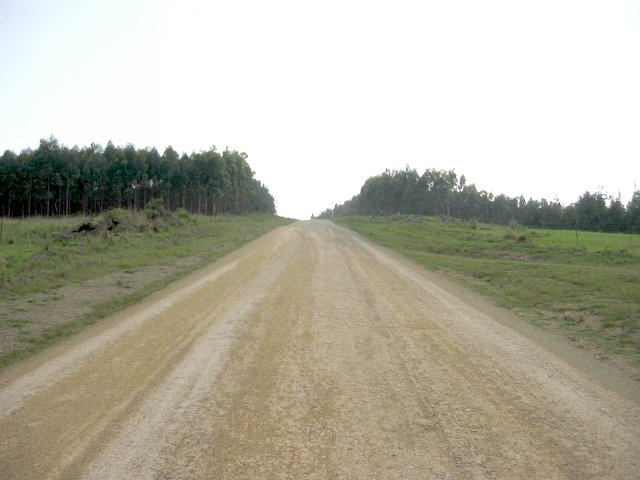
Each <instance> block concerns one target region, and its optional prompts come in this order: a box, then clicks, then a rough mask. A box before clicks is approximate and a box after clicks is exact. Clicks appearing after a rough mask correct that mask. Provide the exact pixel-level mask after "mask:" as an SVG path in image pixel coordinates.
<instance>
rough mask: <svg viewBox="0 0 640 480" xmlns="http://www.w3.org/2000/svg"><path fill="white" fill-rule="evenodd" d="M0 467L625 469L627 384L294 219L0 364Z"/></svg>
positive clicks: (468, 474)
mask: <svg viewBox="0 0 640 480" xmlns="http://www.w3.org/2000/svg"><path fill="white" fill-rule="evenodd" d="M0 477H1V478H8V479H9V478H10V479H22V478H25V479H45V478H65V479H66V478H90V479H95V478H104V479H126V478H162V479H164V478H176V479H182V478H212V479H227V478H228V479H231V478H243V479H244V478H246V479H261V478H265V479H266V478H269V479H271V478H273V479H279V478H291V479H300V478H327V479H334V478H335V479H372V478H381V479H391V478H398V479H412V478H434V479H440V478H453V479H459V478H501V479H502V478H518V479H520V478H544V479H553V478H576V479H578V478H579V479H583V478H639V477H640V389H639V388H638V385H637V383H636V382H633V381H632V380H629V379H627V378H625V377H623V376H622V374H620V373H619V372H617V371H614V370H609V369H608V367H606V366H604V365H601V364H599V363H598V362H597V361H594V360H592V359H590V358H589V357H588V356H587V355H586V354H582V353H581V352H579V351H577V350H576V351H573V350H572V349H571V347H570V346H566V345H564V344H562V343H557V342H555V341H554V340H553V338H551V337H549V338H547V337H545V336H544V335H543V334H539V333H536V332H535V331H534V330H533V329H531V328H529V327H527V326H524V325H521V324H520V322H519V321H518V320H517V319H514V318H512V317H511V316H509V314H507V313H505V312H502V311H500V310H498V309H495V308H492V307H490V306H489V305H487V304H486V303H485V302H483V301H482V300H480V299H478V298H476V297H475V296H474V295H473V294H470V293H468V292H465V291H463V290H461V289H460V288H459V287H455V286H451V285H449V284H447V283H446V282H445V281H444V280H441V279H439V278H438V277H437V276H435V275H433V274H431V273H428V272H425V271H423V270H422V269H420V268H419V267H416V266H414V265H412V264H411V263H409V262H407V261H404V260H402V259H399V258H397V257H396V256H394V255H392V254H389V253H387V252H386V251H384V250H382V249H380V248H378V247H374V246H372V245H370V244H368V243H366V242H364V241H362V240H360V239H359V238H358V237H356V236H355V235H354V234H351V233H349V232H348V231H346V230H343V229H341V228H339V227H336V226H334V225H332V224H331V223H328V222H322V221H314V222H300V223H296V224H294V225H291V226H288V227H283V228H280V229H278V230H276V231H274V232H271V233H270V234H268V235H266V236H265V237H263V238H261V239H259V240H257V241H255V242H253V243H251V244H249V245H247V246H246V247H244V248H243V249H241V250H239V251H237V252H235V253H233V254H231V255H229V256H227V257H225V258H224V259H222V260H221V261H218V262H216V263H215V264H213V265H211V266H210V267H208V268H207V269H205V270H203V271H200V272H198V273H197V274H196V275H193V276H191V277H189V278H187V279H185V280H184V281H181V282H179V283H177V284H176V285H174V286H172V287H171V288H169V289H167V290H164V291H163V292H160V293H159V294H156V295H154V296H153V297H151V298H149V299H148V300H147V301H145V302H143V303H141V304H139V305H137V306H135V307H133V308H130V309H128V310H126V311H123V312H121V313H120V314H118V315H116V316H114V317H112V318H110V319H107V320H105V321H104V322H102V323H101V324H99V325H94V326H93V327H90V328H89V329H87V331H85V332H83V333H82V334H81V335H78V336H76V337H74V338H72V339H70V340H69V341H67V342H65V343H64V344H61V345H58V346H57V347H55V348H52V349H50V350H48V351H46V352H44V353H43V354H41V355H38V356H36V357H34V358H32V359H30V360H29V361H27V362H23V363H22V364H20V365H18V366H16V367H14V368H12V369H9V370H7V371H5V372H3V373H2V374H0Z"/></svg>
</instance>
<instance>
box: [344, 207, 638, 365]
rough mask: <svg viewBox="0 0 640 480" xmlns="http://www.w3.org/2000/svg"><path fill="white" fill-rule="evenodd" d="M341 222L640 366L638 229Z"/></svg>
mask: <svg viewBox="0 0 640 480" xmlns="http://www.w3.org/2000/svg"><path fill="white" fill-rule="evenodd" d="M335 221H336V223H338V224H340V225H343V226H345V227H348V228H351V229H353V230H354V231H356V232H358V233H360V234H361V235H363V236H364V237H366V238H368V239H370V240H372V241H374V242H376V243H379V244H381V245H384V246H387V247H389V248H391V249H392V250H395V251H397V252H398V253H400V254H402V255H405V256H407V257H409V258H411V259H413V260H415V261H417V262H418V263H420V264H422V265H424V266H425V267H427V268H429V269H432V270H436V271H440V272H442V273H445V274H447V275H448V276H451V277H454V278H455V279H456V280H458V281H461V282H463V283H464V284H466V285H467V286H470V287H471V288H473V289H474V290H476V291H479V292H480V293H483V294H485V295H487V296H489V297H491V298H492V299H493V300H494V301H495V302H496V303H497V304H498V305H500V306H503V307H507V308H510V309H512V310H515V311H516V312H518V313H519V314H521V315H523V316H525V317H527V318H528V319H530V320H532V321H533V322H534V323H536V324H539V325H542V326H544V327H545V328H548V329H551V330H553V331H555V332H560V333H562V334H564V335H567V336H568V337H569V338H570V339H571V340H572V341H574V342H576V344H577V345H578V346H579V347H582V348H589V349H593V350H594V352H595V353H597V354H598V355H599V356H601V357H606V358H609V359H611V360H613V361H615V362H616V363H619V364H622V365H625V366H629V367H631V368H632V369H633V370H634V371H636V372H637V371H640V235H628V234H611V233H596V232H575V231H564V230H533V229H523V228H518V227H515V226H514V229H510V228H509V227H500V226H491V225H483V224H476V223H474V222H472V223H468V222H463V221H459V220H455V219H449V218H440V217H417V216H392V217H339V218H337V219H336V220H335ZM518 239H520V241H518Z"/></svg>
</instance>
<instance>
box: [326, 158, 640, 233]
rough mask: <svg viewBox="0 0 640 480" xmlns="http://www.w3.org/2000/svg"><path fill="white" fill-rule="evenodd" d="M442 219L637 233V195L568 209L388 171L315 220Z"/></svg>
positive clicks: (451, 177) (437, 175)
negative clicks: (394, 216)
mask: <svg viewBox="0 0 640 480" xmlns="http://www.w3.org/2000/svg"><path fill="white" fill-rule="evenodd" d="M397 213H399V214H415V215H444V216H448V217H454V218H459V219H462V220H472V219H473V220H476V221H479V222H482V223H493V224H498V225H510V224H514V223H515V224H518V225H522V226H526V227H532V228H550V229H576V230H591V231H607V232H640V191H638V190H636V191H635V192H634V193H633V196H632V198H631V200H630V201H629V202H628V204H627V205H626V206H625V205H623V203H622V202H621V200H620V198H614V197H612V196H607V195H605V194H604V193H602V192H595V193H592V192H588V191H587V192H585V193H584V194H583V195H581V196H580V198H579V199H578V200H577V201H576V202H575V203H572V204H571V205H568V206H564V205H562V204H561V203H560V202H558V201H556V200H553V201H548V200H546V199H542V200H534V199H529V200H526V199H525V198H524V197H522V196H520V197H518V198H510V197H508V196H506V195H497V196H496V195H494V194H492V193H488V192H486V191H484V190H478V189H477V188H476V186H475V185H474V184H473V183H468V182H467V180H466V178H465V176H464V175H461V176H460V177H459V178H458V175H457V174H456V173H455V172H454V171H453V170H450V171H444V170H435V169H427V170H426V171H425V172H424V173H423V174H422V175H420V174H419V173H418V172H417V170H415V169H412V168H409V167H406V168H405V169H404V170H393V171H389V170H386V171H385V172H384V173H382V174H381V175H376V176H374V177H371V178H369V179H367V181H366V182H365V183H364V185H363V186H362V188H361V190H360V193H359V194H357V195H355V196H354V197H353V198H352V199H351V200H347V201H346V202H344V203H343V204H342V205H336V206H335V207H334V208H329V209H327V210H325V211H324V212H322V213H321V214H320V215H319V216H318V217H317V218H334V217H340V216H347V215H391V214H397Z"/></svg>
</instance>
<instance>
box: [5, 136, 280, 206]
mask: <svg viewBox="0 0 640 480" xmlns="http://www.w3.org/2000/svg"><path fill="white" fill-rule="evenodd" d="M154 199H156V200H155V202H158V201H162V203H163V204H164V206H165V208H167V209H168V210H177V209H181V208H182V209H186V210H188V211H189V212H192V213H200V214H205V215H217V214H226V213H231V214H243V213H249V212H267V213H274V214H275V212H276V207H275V201H274V198H273V196H272V195H271V194H270V193H269V190H268V189H267V187H266V186H265V185H263V184H262V183H261V182H260V181H258V180H257V179H256V178H255V177H254V172H253V171H252V170H251V167H250V166H249V164H248V163H247V155H246V154H244V153H238V152H237V151H235V150H225V151H223V152H222V153H220V152H218V151H217V150H216V148H215V147H211V148H210V149H209V150H207V151H201V152H197V153H196V152H194V153H192V154H191V155H187V154H183V155H179V154H178V153H177V152H176V151H175V150H174V149H173V148H172V147H170V146H169V147H167V148H166V149H165V151H164V152H163V153H162V155H161V154H160V153H159V152H158V151H157V150H156V149H155V148H145V149H137V148H135V147H134V146H133V145H131V144H128V145H126V146H124V147H120V146H115V145H114V144H113V143H112V142H109V143H107V145H106V147H104V148H103V147H102V146H100V145H98V144H95V143H92V144H91V145H90V146H88V147H83V148H79V147H77V146H74V147H73V148H68V147H66V146H64V145H62V144H61V143H60V142H59V141H58V140H57V139H56V138H54V137H53V136H52V137H49V138H48V139H42V140H40V144H39V146H38V148H37V149H35V150H31V149H25V150H22V151H21V152H20V153H19V154H16V153H14V152H12V151H10V150H6V151H5V152H4V154H3V155H2V157H0V209H1V210H0V214H2V215H3V216H5V215H6V216H10V217H29V216H32V215H41V216H61V215H73V214H85V215H90V214H98V213H101V212H104V211H106V210H109V209H112V208H126V209H132V210H137V209H143V208H144V207H145V205H147V204H148V203H149V202H150V201H152V200H154ZM160 199H161V200H160Z"/></svg>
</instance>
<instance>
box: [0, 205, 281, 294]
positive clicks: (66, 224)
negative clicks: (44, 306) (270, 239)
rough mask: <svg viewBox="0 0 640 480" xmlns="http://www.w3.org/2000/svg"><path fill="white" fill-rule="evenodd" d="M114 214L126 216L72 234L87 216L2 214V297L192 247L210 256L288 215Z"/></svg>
mask: <svg viewBox="0 0 640 480" xmlns="http://www.w3.org/2000/svg"><path fill="white" fill-rule="evenodd" d="M114 215H115V216H117V217H118V218H119V219H120V220H121V223H120V225H118V227H116V229H115V230H114V231H113V232H109V231H107V230H106V228H105V229H102V230H100V228H99V229H98V231H97V233H80V234H74V235H69V232H70V230H71V229H72V228H73V227H74V226H77V225H78V224H80V223H83V222H85V221H87V219H84V218H81V217H71V218H62V219H41V218H34V219H28V220H6V219H5V224H4V235H3V237H4V238H3V241H2V243H0V299H2V298H3V297H5V298H6V297H7V296H11V295H25V294H29V293H36V292H44V291H49V290H51V289H53V288H55V287H59V286H62V285H64V284H67V283H81V282H83V281H85V280H88V279H91V278H97V277H100V276H103V275H106V274H109V273H113V272H120V271H134V270H136V269H138V268H142V267H145V266H149V265H157V264H162V263H167V262H171V261H174V260H177V259H180V258H184V257H192V256H194V255H196V256H201V257H202V258H203V261H210V260H213V259H215V258H217V257H219V256H220V255H221V254H222V253H225V252H227V251H229V250H232V249H234V248H238V247H239V246H241V245H243V244H245V243H246V242H247V241H249V240H253V239H255V238H257V237H258V236H260V235H262V234H264V233H266V232H268V231H269V230H271V229H273V228H275V227H277V226H280V225H285V224H287V223H290V222H291V220H289V219H284V218H281V217H276V216H272V215H262V214H256V215H243V216H219V217H207V216H198V215H189V214H186V213H182V214H180V215H176V216H171V217H169V219H170V221H164V222H155V223H152V222H151V221H149V220H148V219H147V218H146V216H145V215H143V214H133V213H131V212H126V211H116V212H112V213H111V215H109V216H108V217H111V216H114ZM104 218H107V216H105V217H101V218H98V219H95V220H94V221H95V222H96V223H97V224H98V225H99V226H100V225H101V222H102V221H103V220H104ZM154 227H155V228H157V230H158V231H157V232H156V231H154Z"/></svg>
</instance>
